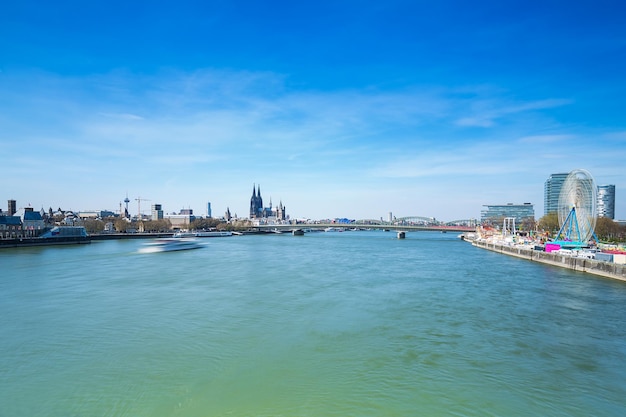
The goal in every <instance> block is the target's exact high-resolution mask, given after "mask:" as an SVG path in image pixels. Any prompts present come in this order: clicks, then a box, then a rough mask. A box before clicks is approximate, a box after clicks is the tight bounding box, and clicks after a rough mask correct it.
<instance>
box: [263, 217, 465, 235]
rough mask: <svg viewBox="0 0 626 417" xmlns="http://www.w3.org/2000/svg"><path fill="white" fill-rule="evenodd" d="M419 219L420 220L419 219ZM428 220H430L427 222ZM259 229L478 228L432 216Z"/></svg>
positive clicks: (284, 225)
mask: <svg viewBox="0 0 626 417" xmlns="http://www.w3.org/2000/svg"><path fill="white" fill-rule="evenodd" d="M418 219H419V220H418ZM425 220H428V221H429V222H430V223H429V222H426V221H425ZM254 228H255V229H258V230H265V231H270V230H277V231H290V230H296V229H315V230H324V229H328V228H333V229H346V230H349V229H366V230H396V231H405V232H409V231H413V232H419V231H422V232H424V231H435V232H473V231H474V230H476V220H454V221H452V222H446V223H438V222H433V219H432V218H425V217H405V218H402V219H396V220H395V221H394V222H384V221H381V220H357V221H355V222H350V223H337V222H335V223H296V224H262V225H258V226H254Z"/></svg>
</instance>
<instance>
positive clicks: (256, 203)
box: [250, 185, 263, 219]
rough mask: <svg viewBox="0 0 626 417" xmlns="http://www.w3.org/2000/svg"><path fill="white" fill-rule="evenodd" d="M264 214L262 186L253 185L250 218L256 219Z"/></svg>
mask: <svg viewBox="0 0 626 417" xmlns="http://www.w3.org/2000/svg"><path fill="white" fill-rule="evenodd" d="M262 216H263V199H262V198H261V186H260V185H259V186H258V188H257V187H256V185H252V197H251V198H250V218H251V219H256V218H259V217H262Z"/></svg>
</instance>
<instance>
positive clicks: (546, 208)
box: [543, 173, 569, 215]
mask: <svg viewBox="0 0 626 417" xmlns="http://www.w3.org/2000/svg"><path fill="white" fill-rule="evenodd" d="M568 175H569V173H559V174H552V175H550V178H548V179H547V180H546V182H545V184H544V193H543V214H544V215H546V214H548V213H552V212H557V211H558V210H559V194H560V193H561V188H562V187H563V183H564V182H565V179H566V178H567V176H568Z"/></svg>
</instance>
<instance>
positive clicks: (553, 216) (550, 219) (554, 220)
mask: <svg viewBox="0 0 626 417" xmlns="http://www.w3.org/2000/svg"><path fill="white" fill-rule="evenodd" d="M537 227H538V228H539V230H543V231H544V232H548V233H552V234H554V233H557V232H558V231H559V229H560V228H561V225H560V224H559V215H558V213H557V212H556V211H553V212H551V213H548V214H546V215H545V216H543V217H542V218H540V219H539V221H538V222H537Z"/></svg>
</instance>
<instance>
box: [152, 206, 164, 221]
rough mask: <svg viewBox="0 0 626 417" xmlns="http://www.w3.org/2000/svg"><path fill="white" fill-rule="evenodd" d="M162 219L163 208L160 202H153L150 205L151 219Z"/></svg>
mask: <svg viewBox="0 0 626 417" xmlns="http://www.w3.org/2000/svg"><path fill="white" fill-rule="evenodd" d="M162 219H163V209H162V207H161V204H153V205H152V220H162Z"/></svg>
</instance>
